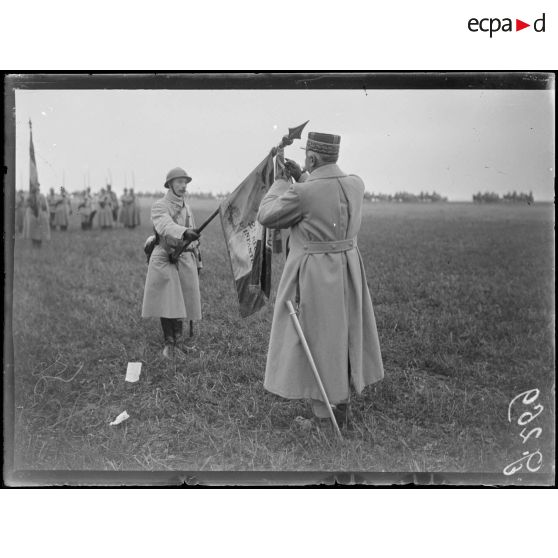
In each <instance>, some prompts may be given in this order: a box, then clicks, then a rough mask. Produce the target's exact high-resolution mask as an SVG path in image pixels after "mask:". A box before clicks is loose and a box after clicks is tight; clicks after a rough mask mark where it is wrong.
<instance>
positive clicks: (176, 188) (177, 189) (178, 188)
mask: <svg viewBox="0 0 558 558" xmlns="http://www.w3.org/2000/svg"><path fill="white" fill-rule="evenodd" d="M187 186H188V181H187V180H186V179H185V178H175V179H174V180H173V181H172V183H171V188H172V191H173V192H174V193H175V194H176V195H177V196H183V195H184V194H185V193H186V187H187Z"/></svg>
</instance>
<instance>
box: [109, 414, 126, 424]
mask: <svg viewBox="0 0 558 558" xmlns="http://www.w3.org/2000/svg"><path fill="white" fill-rule="evenodd" d="M129 418H130V415H129V414H128V413H127V412H126V411H122V412H121V413H120V414H119V415H118V416H117V417H116V418H115V419H114V420H113V421H112V422H111V423H110V426H115V425H117V424H120V423H121V422H124V421H125V420H126V419H129Z"/></svg>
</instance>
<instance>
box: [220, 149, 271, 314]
mask: <svg viewBox="0 0 558 558" xmlns="http://www.w3.org/2000/svg"><path fill="white" fill-rule="evenodd" d="M273 156H274V152H273V151H272V152H270V153H269V155H268V156H267V157H266V158H265V159H264V160H263V161H262V162H261V163H260V164H259V165H258V166H257V167H256V168H255V169H254V170H253V171H252V172H251V173H250V174H249V175H248V176H247V177H246V178H245V179H244V180H243V181H242V182H241V183H240V185H239V186H238V187H237V188H236V189H235V190H234V192H233V193H232V194H231V195H230V196H229V197H228V198H227V199H226V200H225V201H223V202H222V203H221V205H220V206H219V215H220V217H221V225H222V226H223V233H224V235H225V242H226V244H227V250H228V253H229V259H230V262H231V268H232V273H233V277H234V281H235V286H236V292H237V296H238V302H239V305H240V315H241V316H242V317H243V318H246V317H247V316H250V315H251V314H253V313H254V312H257V311H258V310H259V309H260V308H262V307H263V306H264V305H265V303H266V302H267V300H268V299H269V294H270V291H271V241H272V237H271V231H268V230H267V229H266V228H265V227H263V226H262V225H260V223H258V221H257V220H256V216H257V214H258V210H259V207H260V202H261V201H262V198H263V197H264V195H265V194H266V193H267V191H268V190H269V187H270V186H271V185H272V184H273V180H274V171H273Z"/></svg>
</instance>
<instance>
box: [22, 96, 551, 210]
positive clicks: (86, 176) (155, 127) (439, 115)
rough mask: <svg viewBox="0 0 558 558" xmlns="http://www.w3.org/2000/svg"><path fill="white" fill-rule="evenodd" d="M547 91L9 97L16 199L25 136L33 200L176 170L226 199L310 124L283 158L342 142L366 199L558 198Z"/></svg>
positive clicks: (149, 179) (146, 183) (158, 178)
mask: <svg viewBox="0 0 558 558" xmlns="http://www.w3.org/2000/svg"><path fill="white" fill-rule="evenodd" d="M554 110H555V107H554V99H553V91H540V90H539V91H517V90H371V91H364V90H362V89H360V90H225V91H223V90H197V91H196V90H180V91H177V90H84V91H80V90H35V91H32V90H17V91H16V113H15V118H16V187H17V188H18V189H25V190H27V188H28V183H29V182H28V180H29V178H28V177H29V126H28V120H29V118H31V120H32V122H33V140H34V145H35V153H36V159H37V166H38V172H39V181H40V183H41V189H42V191H43V192H46V191H47V190H48V189H49V188H50V187H55V188H56V189H58V188H59V187H60V186H61V185H62V183H64V184H65V186H66V188H67V189H68V190H70V191H74V190H81V189H83V188H84V185H85V184H86V183H87V181H89V183H90V185H91V188H92V190H93V191H95V190H98V189H100V188H101V187H103V186H104V185H105V184H106V181H107V179H108V180H109V181H111V182H112V185H113V189H114V190H115V191H116V192H117V193H121V192H122V190H123V189H124V187H125V186H128V187H129V186H132V185H133V184H135V189H136V191H150V192H155V191H161V192H162V191H163V183H164V181H165V176H166V173H167V172H168V170H170V169H171V168H173V167H176V166H181V167H184V168H185V169H186V170H187V172H188V173H189V174H190V175H191V176H192V177H193V181H192V182H191V183H190V185H189V189H190V191H192V192H212V193H226V192H230V191H232V190H233V189H234V188H235V187H236V186H237V185H238V184H239V183H240V182H241V181H242V180H243V179H244V177H245V176H246V175H248V174H249V173H250V171H251V170H252V169H253V168H254V167H255V166H256V165H257V164H258V163H259V162H260V161H261V160H262V159H263V158H264V157H265V155H266V154H267V153H268V151H269V150H270V149H271V148H272V147H273V146H274V145H276V144H278V143H279V141H280V140H281V137H282V136H283V135H284V134H285V133H287V131H288V128H289V127H294V126H296V125H298V124H301V123H302V122H304V121H306V120H310V122H309V123H308V125H307V127H306V129H305V130H304V133H303V136H302V140H298V141H295V143H294V144H293V145H292V146H290V147H288V148H287V149H286V150H285V155H286V156H287V157H289V158H292V159H294V160H296V161H298V162H299V163H300V164H301V165H302V164H303V163H304V151H303V150H301V149H299V148H300V147H303V146H304V144H305V141H306V136H307V132H309V131H315V132H328V133H335V134H340V135H341V151H340V157H339V162H338V164H339V166H340V167H341V168H342V169H343V170H344V171H345V172H347V173H351V174H357V175H359V176H361V177H362V179H363V180H364V183H365V185H366V189H367V191H369V192H376V193H378V192H381V193H386V194H390V193H395V192H396V191H402V190H403V191H407V192H413V193H419V192H420V191H421V190H424V191H429V192H431V191H432V190H436V191H437V192H439V193H440V194H442V195H444V196H447V197H448V198H449V200H450V201H470V200H471V197H472V195H473V193H476V192H477V191H479V190H480V191H485V190H490V191H495V192H497V193H499V194H504V193H506V192H508V191H511V190H517V191H524V192H527V191H529V190H532V191H533V195H534V197H535V200H539V201H543V200H549V201H550V200H552V199H553V197H554V150H555V143H554Z"/></svg>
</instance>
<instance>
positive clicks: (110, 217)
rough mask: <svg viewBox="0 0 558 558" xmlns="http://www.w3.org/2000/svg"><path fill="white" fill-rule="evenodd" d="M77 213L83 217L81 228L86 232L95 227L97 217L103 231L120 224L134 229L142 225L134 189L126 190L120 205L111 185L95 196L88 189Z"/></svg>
mask: <svg viewBox="0 0 558 558" xmlns="http://www.w3.org/2000/svg"><path fill="white" fill-rule="evenodd" d="M77 211H78V213H79V215H81V228H82V229H84V230H87V229H91V228H92V227H93V219H94V218H95V217H97V223H98V225H99V228H101V229H110V228H112V227H113V226H117V225H118V224H121V225H123V226H124V227H126V228H130V229H133V228H134V227H137V226H138V225H140V224H141V221H140V208H139V202H138V200H137V199H136V195H135V194H134V189H133V188H130V190H128V188H124V194H123V195H122V196H121V198H120V203H119V202H118V196H117V195H116V194H115V193H114V192H113V191H112V188H111V185H110V184H108V185H107V187H106V189H105V188H102V189H101V191H100V192H99V194H96V195H93V196H92V195H91V189H90V188H87V190H86V191H85V192H83V193H82V195H81V199H80V202H79V204H78V208H77Z"/></svg>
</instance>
